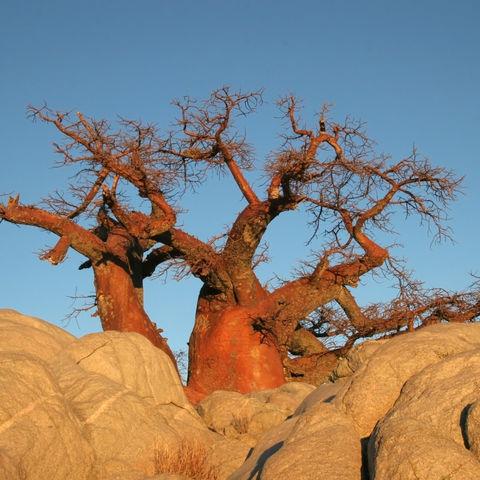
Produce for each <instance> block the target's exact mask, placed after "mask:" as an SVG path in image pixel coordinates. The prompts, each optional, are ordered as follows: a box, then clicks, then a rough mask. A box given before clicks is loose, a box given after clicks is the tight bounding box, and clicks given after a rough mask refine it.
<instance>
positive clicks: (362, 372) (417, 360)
mask: <svg viewBox="0 0 480 480" xmlns="http://www.w3.org/2000/svg"><path fill="white" fill-rule="evenodd" d="M479 365H480V325H479V324H448V325H435V326H431V327H428V328H425V329H422V330H419V331H416V332H413V333H410V334H405V335H401V336H398V337H395V338H393V339H390V340H388V341H380V342H378V343H377V344H375V343H372V342H369V345H366V346H360V347H357V352H355V351H353V352H352V353H351V354H350V357H349V358H348V360H346V361H345V363H344V364H343V365H342V362H340V364H339V367H340V371H338V370H337V378H339V380H337V382H336V383H328V384H324V385H321V386H320V387H318V388H317V389H316V390H315V391H313V392H312V393H311V394H310V395H309V396H308V397H306V398H305V400H304V401H303V402H302V403H301V404H300V406H299V407H298V408H297V410H296V412H295V413H294V414H293V416H292V417H290V418H289V419H287V420H286V421H285V422H283V423H282V424H280V425H278V426H276V427H273V428H272V429H270V430H269V431H268V432H267V433H266V434H265V435H264V436H263V437H262V438H261V439H260V440H259V442H258V443H257V445H256V446H255V448H254V450H253V452H252V453H251V454H250V456H249V458H248V459H247V460H246V462H245V463H244V464H243V465H242V467H240V469H238V470H237V471H236V472H234V473H233V474H232V475H231V476H230V477H229V480H270V479H275V480H287V479H290V478H295V479H296V480H310V479H312V478H315V479H325V480H327V479H328V480H331V479H342V480H366V479H367V478H370V479H375V480H395V479H398V480H409V479H418V480H430V479H432V480H433V479H442V478H445V479H446V478H448V479H451V480H455V479H456V480H467V479H470V480H472V479H474V478H475V479H476V478H480V463H479V460H480V456H479V450H480V448H479V447H480V443H479V442H480V428H479V427H480V406H479V405H480V387H479V385H480V383H479V381H478V378H479V373H480V372H479ZM349 375H350V376H349Z"/></svg>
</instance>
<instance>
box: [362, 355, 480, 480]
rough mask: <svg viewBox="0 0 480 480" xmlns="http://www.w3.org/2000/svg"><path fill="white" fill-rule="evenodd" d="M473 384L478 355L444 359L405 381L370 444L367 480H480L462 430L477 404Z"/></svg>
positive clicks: (479, 371) (478, 390)
mask: <svg viewBox="0 0 480 480" xmlns="http://www.w3.org/2000/svg"><path fill="white" fill-rule="evenodd" d="M479 379H480V349H477V350H472V351H469V352H465V353H461V354H456V355H453V356H447V357H445V358H444V360H443V361H441V362H437V363H435V364H433V365H430V366H429V367H427V368H425V369H423V370H422V371H420V372H419V373H417V374H416V375H414V376H413V377H411V378H410V379H409V380H408V381H407V382H406V384H405V385H404V387H403V389H402V392H401V394H400V396H399V398H398V400H397V401H396V403H395V405H394V407H393V408H392V409H391V410H390V412H389V413H388V414H387V415H386V416H385V418H383V419H382V420H381V421H380V422H379V424H378V425H377V427H376V428H375V431H374V433H373V435H372V437H371V439H370V442H369V471H370V476H371V478H374V479H376V480H403V479H407V478H420V479H432V480H433V479H441V478H449V479H452V480H454V479H455V480H471V479H474V478H480V462H479V458H478V457H475V455H474V453H475V452H472V451H470V450H469V448H468V447H469V442H468V438H467V430H466V419H467V412H468V410H469V408H470V406H471V405H472V404H474V403H475V402H476V401H478V400H480V380H479Z"/></svg>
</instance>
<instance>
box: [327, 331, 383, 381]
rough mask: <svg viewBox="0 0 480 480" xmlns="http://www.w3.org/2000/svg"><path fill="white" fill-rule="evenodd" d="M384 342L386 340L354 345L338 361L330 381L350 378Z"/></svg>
mask: <svg viewBox="0 0 480 480" xmlns="http://www.w3.org/2000/svg"><path fill="white" fill-rule="evenodd" d="M386 342H388V340H384V339H379V340H368V341H365V342H362V343H359V344H358V345H355V346H354V347H353V348H352V349H351V350H349V351H348V352H347V353H346V354H345V356H344V357H341V358H340V359H339V361H338V365H337V367H336V368H335V370H334V371H333V372H332V379H333V380H335V381H336V380H338V379H340V378H346V377H351V376H352V375H353V374H354V373H355V372H356V371H357V370H359V369H360V367H361V366H362V365H363V364H364V363H365V362H366V361H367V360H368V359H369V358H370V357H372V356H373V354H374V353H375V352H376V351H377V349H378V348H379V347H380V346H382V345H384V344H385V343H386Z"/></svg>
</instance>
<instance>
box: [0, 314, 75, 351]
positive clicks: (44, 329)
mask: <svg viewBox="0 0 480 480" xmlns="http://www.w3.org/2000/svg"><path fill="white" fill-rule="evenodd" d="M0 331H1V332H2V334H1V335H0V352H21V353H24V354H30V355H33V356H35V357H38V358H41V359H42V360H48V359H49V358H50V357H52V356H53V355H55V354H56V353H57V352H58V351H59V350H61V349H63V348H65V347H66V346H67V345H69V344H70V343H72V342H73V341H74V340H75V337H74V336H73V335H70V334H69V333H68V332H65V331H64V330H62V329H61V328H58V327H56V326H55V325H51V324H50V323H47V322H44V321H43V320H40V319H38V318H34V317H28V316H27V315H22V314H21V313H18V312H16V311H15V310H9V309H0Z"/></svg>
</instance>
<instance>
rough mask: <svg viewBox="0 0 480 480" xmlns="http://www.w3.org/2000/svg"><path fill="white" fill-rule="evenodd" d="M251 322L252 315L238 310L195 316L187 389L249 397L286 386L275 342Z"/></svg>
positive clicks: (202, 312)
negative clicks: (224, 392)
mask: <svg viewBox="0 0 480 480" xmlns="http://www.w3.org/2000/svg"><path fill="white" fill-rule="evenodd" d="M200 303H201V302H200ZM199 308H200V309H201V310H202V307H201V306H200V307H199ZM253 319H254V312H253V311H252V310H249V309H246V308H241V307H227V308H225V309H222V310H220V311H217V312H211V311H208V312H206V311H201V312H198V314H197V318H196V323H195V328H194V330H193V332H192V335H191V337H190V354H189V357H190V358H189V360H190V368H189V379H188V386H189V388H190V389H192V390H194V391H196V392H198V393H199V394H201V395H208V394H210V393H211V392H213V391H214V390H234V391H237V392H241V393H248V392H251V391H253V390H264V389H268V388H276V387H278V386H280V385H282V384H284V383H285V376H284V372H283V366H282V360H281V356H280V353H279V349H278V346H277V344H276V340H275V338H274V337H273V335H271V334H270V333H268V332H264V331H259V330H256V329H255V326H254V321H253Z"/></svg>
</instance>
